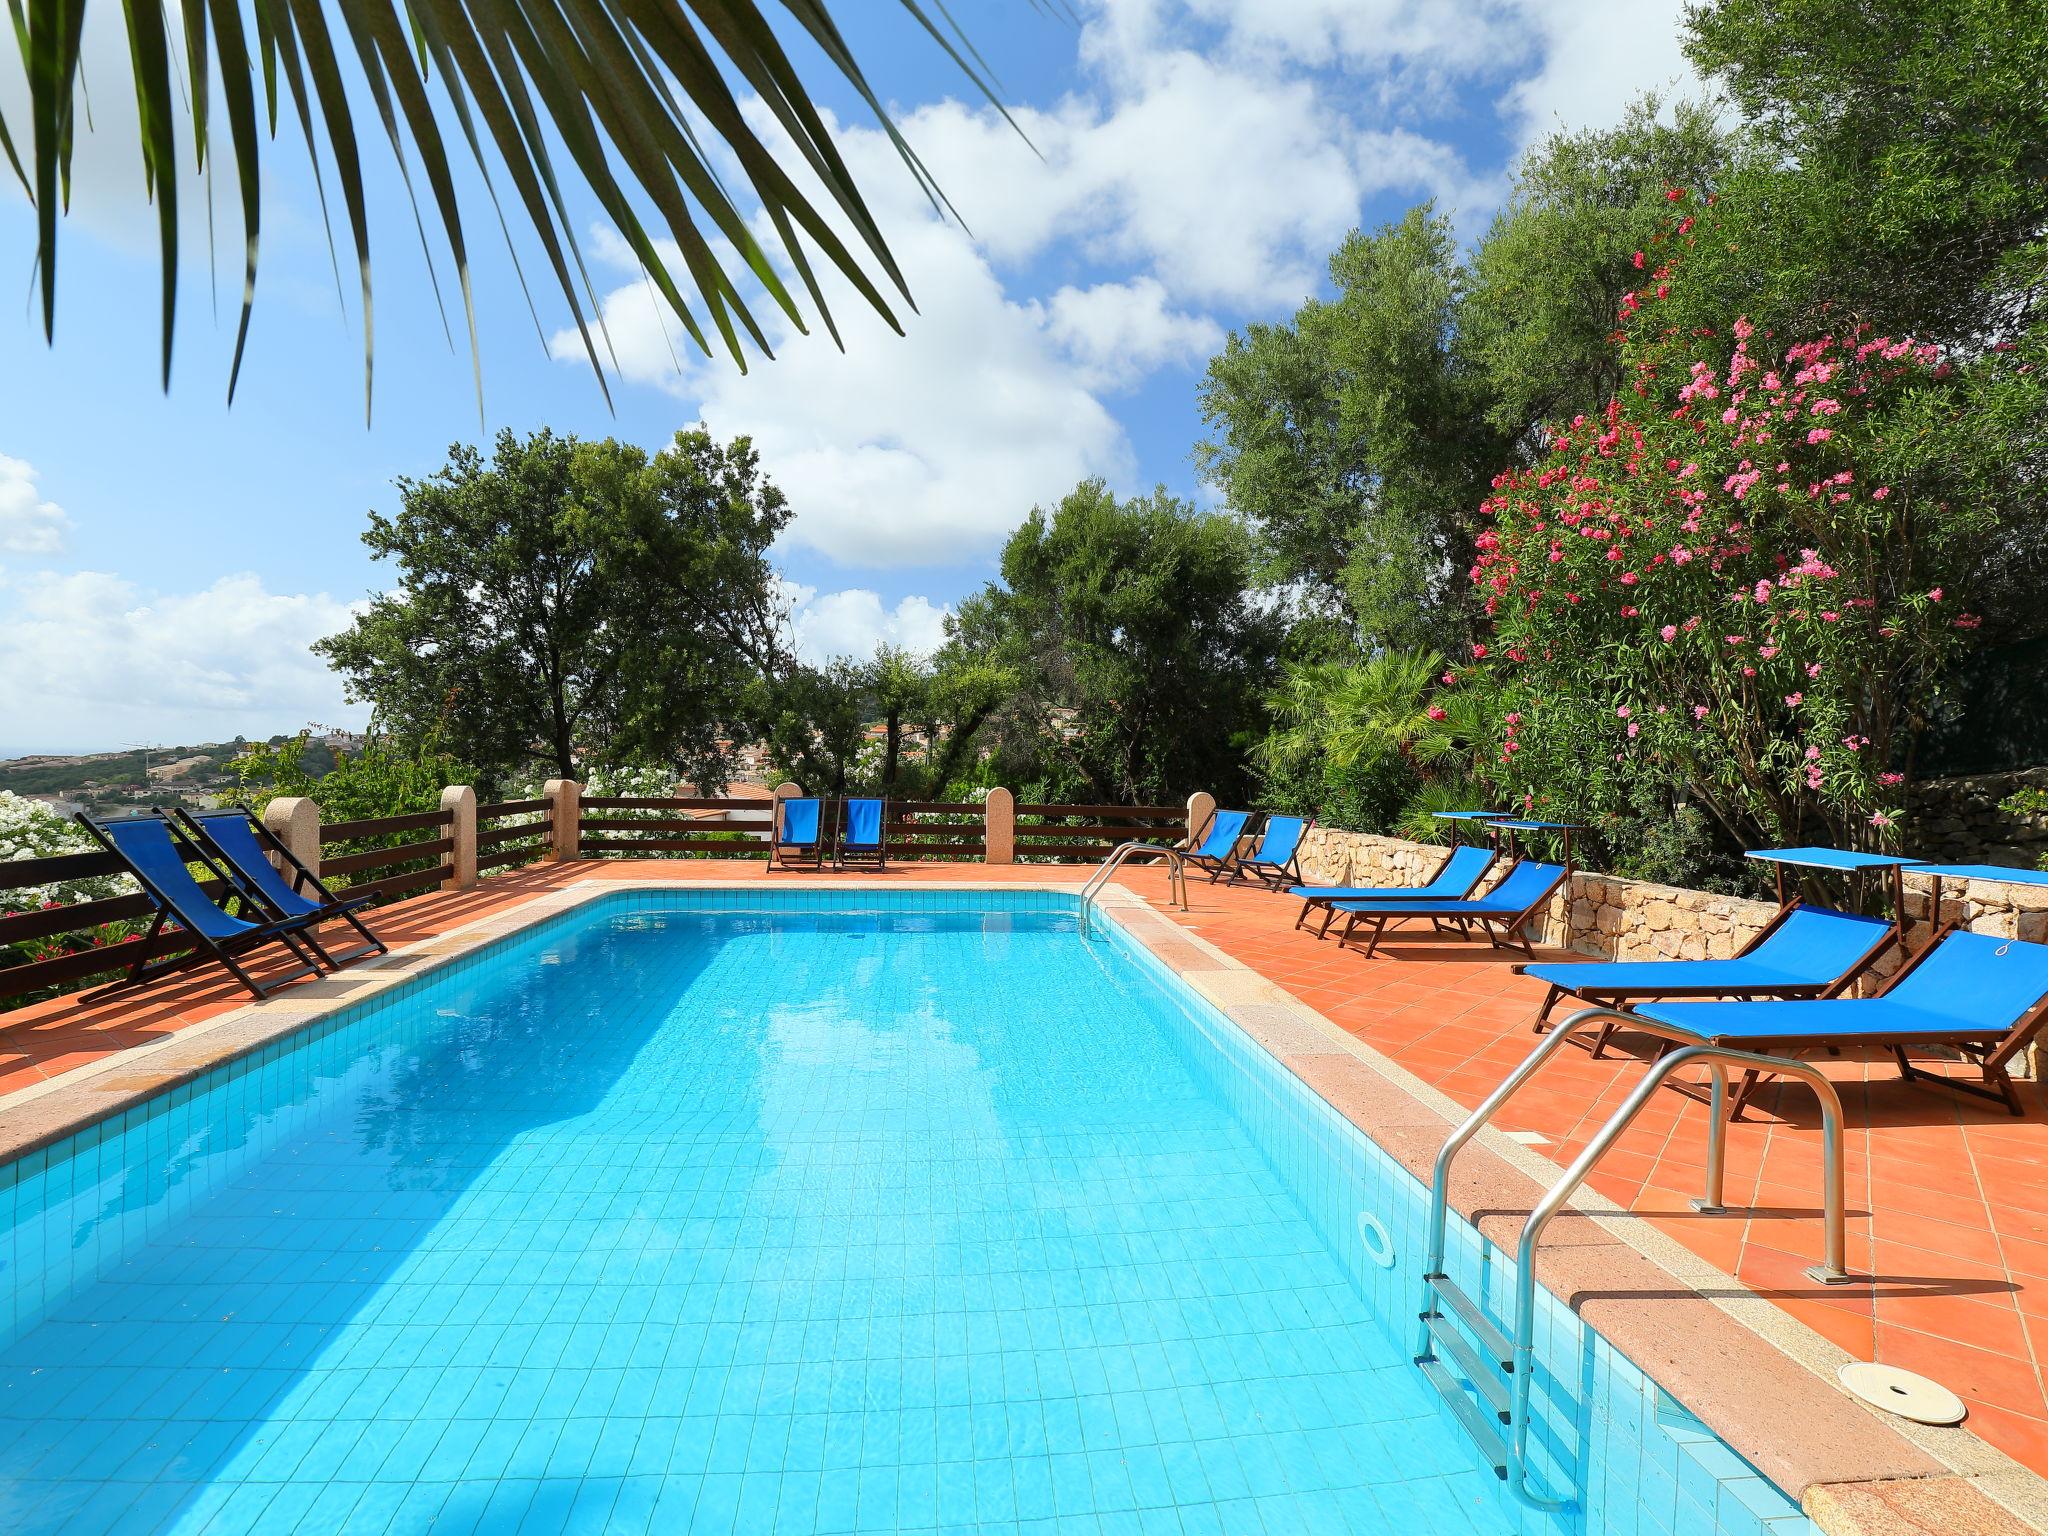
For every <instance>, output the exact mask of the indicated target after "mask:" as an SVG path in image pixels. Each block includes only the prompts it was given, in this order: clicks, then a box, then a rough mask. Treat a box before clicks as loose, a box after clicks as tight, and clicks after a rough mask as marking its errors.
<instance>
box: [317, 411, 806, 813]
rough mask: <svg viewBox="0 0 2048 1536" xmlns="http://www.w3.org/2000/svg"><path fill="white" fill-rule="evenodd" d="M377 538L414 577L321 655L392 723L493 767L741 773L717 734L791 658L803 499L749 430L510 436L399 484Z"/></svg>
mask: <svg viewBox="0 0 2048 1536" xmlns="http://www.w3.org/2000/svg"><path fill="white" fill-rule="evenodd" d="M398 488H399V501H400V510H399V512H398V513H397V515H396V516H394V517H386V516H384V515H383V514H381V513H376V512H373V513H372V514H371V517H370V530H369V532H368V533H366V534H365V535H364V536H363V537H364V541H365V542H366V543H367V544H368V545H369V546H370V548H371V549H372V550H373V551H374V552H375V554H376V556H377V558H379V559H388V560H392V561H394V562H395V563H396V564H397V566H398V586H397V588H396V590H394V591H392V592H389V593H386V594H384V595H382V596H379V597H377V598H375V599H374V600H373V601H372V602H371V604H370V607H369V610H368V611H367V612H366V613H364V614H363V615H362V616H361V617H360V618H359V619H357V620H356V622H355V624H354V625H353V626H351V627H350V628H349V629H347V630H345V631H343V632H342V633H341V634H338V635H332V636H329V637H328V638H327V639H325V640H323V641H321V642H320V643H319V644H318V645H317V646H316V647H315V649H316V650H318V651H319V652H320V653H321V654H323V655H325V656H326V657H327V658H328V660H329V661H330V662H331V663H332V664H333V665H334V667H335V668H336V669H337V670H338V671H339V672H341V673H342V675H343V676H344V678H345V679H346V680H347V684H348V690H349V694H350V696H351V697H352V698H355V699H360V700H367V701H368V702H370V703H371V704H372V705H374V706H375V708H376V711H377V714H378V716H379V718H380V719H381V720H383V721H384V722H385V724H386V726H387V727H388V728H389V729H390V730H391V731H392V732H393V733H394V734H396V735H398V736H399V737H401V738H404V739H408V740H424V739H427V738H428V737H429V736H431V735H434V734H435V733H440V734H441V739H443V740H445V742H446V745H447V747H448V749H449V750H450V751H451V752H453V753H454V754H455V755H457V756H458V757H461V758H463V759H465V760H467V761H469V762H471V763H474V764H475V765H476V766H477V768H478V769H479V770H480V771H481V772H484V773H486V774H503V773H505V772H508V771H510V770H512V769H515V768H518V767H520V766H522V765H524V764H525V763H527V762H529V761H531V760H534V759H538V760H539V761H541V762H543V763H545V764H547V765H549V766H550V767H552V768H553V769H554V771H555V772H556V773H558V774H560V775H562V776H563V777H565V778H566V777H571V776H573V775H574V773H575V772H576V765H577V760H578V756H579V753H581V752H584V751H585V750H587V751H588V752H589V753H590V754H591V755H592V756H593V757H594V758H596V759H598V760H604V761H643V762H656V761H658V762H663V763H667V764H670V765H671V766H673V767H675V768H676V769H677V771H678V772H679V773H680V774H681V775H682V776H683V777H687V778H689V779H691V780H692V781H693V782H695V783H698V784H701V785H711V784H717V783H722V782H724V779H725V775H726V767H725V761H724V758H723V755H722V753H721V750H720V748H719V745H718V743H719V740H720V738H721V737H722V736H725V735H729V734H730V733H731V732H730V729H729V727H730V726H731V724H732V722H734V721H735V720H738V719H741V718H743V717H744V714H745V702H744V701H745V695H746V690H747V687H748V684H749V683H750V681H751V679H752V677H753V676H754V675H755V673H756V672H757V671H759V670H761V669H764V668H768V667H772V666H773V665H774V664H775V663H776V661H777V659H778V650H777V639H776V634H777V622H778V619H779V610H778V608H777V605H776V600H775V594H774V584H773V583H774V573H773V571H772V570H771V568H770V567H769V565H768V561H767V550H768V546H769V544H770V543H771V542H772V540H773V539H774V537H775V535H776V533H777V532H778V531H779V530H780V529H781V528H782V526H783V524H784V523H785V522H786V521H787V520H788V516H789V513H788V508H787V506H786V504H785V503H784V501H783V498H782V493H781V492H780V491H778V490H777V489H776V488H775V487H774V486H773V485H772V484H770V483H769V482H768V480H767V479H766V478H765V477H764V476H763V475H762V474H761V472H760V468H759V465H758V463H757V462H756V459H755V455H754V452H753V449H752V447H751V446H750V445H749V444H748V442H747V441H746V440H745V439H744V438H742V439H738V440H736V441H735V442H733V443H732V444H730V445H720V444H718V443H716V442H714V441H713V440H712V438H711V437H710V436H709V434H707V433H705V432H703V431H701V430H693V431H688V432H679V433H677V434H676V438H675V441H674V443H673V444H672V445H671V446H670V448H669V449H668V450H667V451H666V452H663V453H660V454H656V455H651V456H650V455H649V454H647V453H646V452H645V451H643V450H642V449H640V448H637V447H634V446H632V445H631V444H626V443H620V442H617V441H615V440H612V439H606V440H604V441H602V442H581V441H578V440H577V439H576V438H573V437H557V436H556V435H554V434H553V433H551V432H546V431H542V432H539V433H536V434H534V435H533V436H531V437H528V438H526V439H524V440H521V439H519V438H518V437H516V436H514V435H513V434H512V433H510V432H504V433H501V434H500V435H499V437H498V440H497V443H496V445H495V448H494V450H493V454H492V457H491V459H490V461H489V462H488V463H486V462H485V460H484V459H483V457H482V455H481V454H479V453H478V452H477V451H476V450H475V449H474V448H468V447H462V446H457V447H456V448H453V449H451V450H450V453H449V460H448V464H447V466H446V467H445V468H443V469H441V470H440V471H438V472H436V473H435V474H433V475H431V476H429V477H427V478H426V479H424V480H410V479H401V480H400V481H399V482H398Z"/></svg>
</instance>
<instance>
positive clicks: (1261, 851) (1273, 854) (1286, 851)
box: [1230, 816, 1310, 891]
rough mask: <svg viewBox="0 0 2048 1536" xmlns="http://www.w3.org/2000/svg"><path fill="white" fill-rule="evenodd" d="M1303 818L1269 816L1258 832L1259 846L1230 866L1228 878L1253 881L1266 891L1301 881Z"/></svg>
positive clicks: (1305, 830) (1305, 833) (1305, 829)
mask: <svg viewBox="0 0 2048 1536" xmlns="http://www.w3.org/2000/svg"><path fill="white" fill-rule="evenodd" d="M1309 826H1310V822H1309V820H1308V818H1307V817H1305V816H1268V817H1267V818H1266V824H1265V826H1264V827H1262V828H1261V829H1260V831H1259V846H1258V847H1256V848H1254V849H1253V850H1252V851H1251V852H1250V853H1248V854H1246V855H1244V856H1243V857H1242V858H1240V859H1239V860H1238V861H1237V862H1236V863H1235V864H1234V865H1232V866H1231V870H1230V878H1231V881H1232V883H1233V884H1234V883H1235V882H1237V881H1238V880H1241V879H1248V880H1256V881H1258V883H1259V884H1261V885H1263V886H1265V887H1266V888H1267V889H1268V890H1276V891H1277V890H1282V889H1284V888H1285V887H1287V886H1288V885H1290V884H1292V883H1293V882H1295V881H1298V880H1300V879H1301V864H1300V855H1301V840H1302V839H1303V838H1304V837H1306V836H1308V829H1309Z"/></svg>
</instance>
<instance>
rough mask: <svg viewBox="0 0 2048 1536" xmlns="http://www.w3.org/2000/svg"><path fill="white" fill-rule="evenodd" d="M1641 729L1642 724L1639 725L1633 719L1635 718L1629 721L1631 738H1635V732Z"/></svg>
mask: <svg viewBox="0 0 2048 1536" xmlns="http://www.w3.org/2000/svg"><path fill="white" fill-rule="evenodd" d="M1641 729H1642V727H1641V726H1639V725H1637V724H1636V723H1635V721H1633V720H1631V721H1629V723H1628V734H1629V737H1630V739H1631V740H1633V739H1634V737H1635V734H1636V732H1637V731H1639V730H1641Z"/></svg>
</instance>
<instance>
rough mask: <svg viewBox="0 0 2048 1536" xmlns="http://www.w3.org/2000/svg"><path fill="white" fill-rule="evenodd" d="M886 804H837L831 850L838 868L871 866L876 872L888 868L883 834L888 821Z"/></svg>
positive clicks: (887, 846) (849, 802)
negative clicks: (836, 825)
mask: <svg viewBox="0 0 2048 1536" xmlns="http://www.w3.org/2000/svg"><path fill="white" fill-rule="evenodd" d="M888 804H889V802H888V801H886V800H845V801H842V802H841V803H840V812H839V817H840V826H839V841H838V844H837V846H836V847H834V849H833V850H832V862H833V864H835V865H836V866H838V867H840V868H844V867H845V866H846V865H848V864H872V865H874V866H875V868H877V869H887V868H888V867H889V842H888V834H887V833H886V832H885V831H884V830H883V827H884V824H885V823H886V822H887V820H888Z"/></svg>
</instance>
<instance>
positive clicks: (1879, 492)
mask: <svg viewBox="0 0 2048 1536" xmlns="http://www.w3.org/2000/svg"><path fill="white" fill-rule="evenodd" d="M1891 493H1892V488H1891V487H1890V486H1888V485H1880V486H1879V487H1878V488H1877V489H1876V490H1874V491H1872V492H1871V493H1870V499H1871V500H1872V501H1883V500H1884V499H1885V498H1886V497H1887V496H1889V495H1891Z"/></svg>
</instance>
